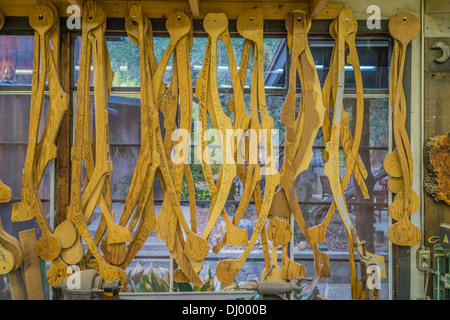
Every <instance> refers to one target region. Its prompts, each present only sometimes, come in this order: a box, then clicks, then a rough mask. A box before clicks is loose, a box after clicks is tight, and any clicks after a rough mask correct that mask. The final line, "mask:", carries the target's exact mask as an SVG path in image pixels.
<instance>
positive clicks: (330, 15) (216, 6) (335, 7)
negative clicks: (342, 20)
mask: <svg viewBox="0 0 450 320" xmlns="http://www.w3.org/2000/svg"><path fill="white" fill-rule="evenodd" d="M50 1H51V2H52V3H53V4H54V5H55V6H56V7H57V9H58V13H59V15H60V16H61V17H68V16H70V13H67V12H66V10H67V7H68V6H69V5H70V4H71V3H70V1H72V2H77V3H82V2H83V1H82V0H64V1H60V0H50ZM95 2H96V3H97V4H99V5H100V6H101V7H102V8H103V9H105V10H106V13H107V16H108V17H109V18H124V17H126V16H127V15H128V13H129V9H130V7H131V6H132V5H133V4H135V3H139V4H141V5H142V9H143V11H144V14H146V15H147V16H148V17H149V18H167V17H168V16H169V14H171V13H172V12H174V11H183V12H185V13H187V14H192V15H194V14H195V12H193V11H192V7H191V3H192V2H196V3H199V0H189V2H188V1H185V0H184V1H181V0H180V1H163V0H159V1H147V0H143V1H127V0H98V1H95ZM319 2H322V1H319ZM35 5H36V0H15V1H10V2H8V4H0V11H2V12H3V13H4V15H5V16H11V17H28V16H29V14H30V11H31V9H32V8H33V7H34V6H35ZM321 5H323V3H321ZM198 7H199V8H198V9H199V12H198V13H199V14H198V16H197V17H195V16H194V18H197V19H202V18H204V17H205V15H206V14H207V13H209V12H223V13H225V14H226V15H227V17H228V19H237V18H238V17H239V15H240V14H241V13H242V12H243V11H245V10H250V9H253V8H255V7H258V8H262V9H263V13H264V19H265V20H284V19H286V14H287V13H288V12H290V11H293V10H303V11H306V12H309V3H308V2H305V1H302V2H299V1H296V0H281V1H266V0H260V1H236V0H225V1H221V0H214V1H213V0H202V2H201V5H200V3H199V5H198ZM344 7H345V5H344V3H343V2H330V3H326V4H325V5H324V7H323V8H322V10H321V11H320V12H319V13H318V14H317V15H316V16H315V19H316V20H333V19H335V18H336V17H337V16H338V15H339V13H340V12H341V11H342V9H343V8H344ZM316 8H317V10H318V9H319V6H318V7H316ZM194 10H195V8H194Z"/></svg>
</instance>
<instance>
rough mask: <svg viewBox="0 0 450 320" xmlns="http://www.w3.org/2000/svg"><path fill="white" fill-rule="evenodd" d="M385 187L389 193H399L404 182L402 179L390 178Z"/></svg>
mask: <svg viewBox="0 0 450 320" xmlns="http://www.w3.org/2000/svg"><path fill="white" fill-rule="evenodd" d="M387 186H388V189H389V191H391V192H392V193H394V194H396V193H399V192H400V190H402V189H403V186H404V182H403V179H402V178H395V177H390V178H389V179H388V181H387Z"/></svg>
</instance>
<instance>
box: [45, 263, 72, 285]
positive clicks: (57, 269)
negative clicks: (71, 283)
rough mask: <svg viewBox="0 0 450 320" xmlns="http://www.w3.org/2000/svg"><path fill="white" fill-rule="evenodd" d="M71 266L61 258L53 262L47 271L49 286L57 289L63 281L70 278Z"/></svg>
mask: <svg viewBox="0 0 450 320" xmlns="http://www.w3.org/2000/svg"><path fill="white" fill-rule="evenodd" d="M69 270H70V269H69V265H68V264H67V263H65V262H64V261H63V260H62V259H61V256H59V257H57V258H56V259H55V260H52V262H51V264H50V268H49V269H48V271H47V281H48V284H49V285H51V286H52V287H54V288H55V287H56V286H57V285H59V284H61V283H62V282H63V280H64V279H65V278H66V277H67V276H69V275H70V274H68V272H69Z"/></svg>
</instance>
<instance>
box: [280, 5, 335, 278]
mask: <svg viewBox="0 0 450 320" xmlns="http://www.w3.org/2000/svg"><path fill="white" fill-rule="evenodd" d="M310 26H311V20H310V18H309V16H308V15H307V13H305V12H293V13H290V14H288V16H287V18H286V29H287V30H288V35H289V36H288V45H289V47H290V50H291V66H290V80H289V91H288V94H287V96H286V100H285V102H284V104H283V106H282V109H281V122H282V124H283V125H284V126H285V128H286V134H285V136H286V137H285V155H284V163H283V172H282V174H281V183H280V186H281V189H280V190H279V191H278V192H277V196H278V197H277V198H276V199H275V200H276V202H275V200H274V203H273V204H272V205H273V207H274V210H273V212H274V214H282V215H284V216H286V213H284V214H283V213H282V212H280V211H279V210H277V208H278V204H279V203H282V202H287V204H288V205H287V206H280V207H287V208H288V211H287V216H288V217H290V214H291V212H292V214H293V216H294V219H295V221H296V223H297V224H298V226H299V227H300V230H301V231H302V234H303V235H304V236H305V239H306V241H307V242H308V243H309V244H310V245H311V248H312V250H313V252H314V268H315V271H316V274H318V275H319V277H320V278H327V277H329V275H330V265H329V257H328V255H327V254H325V253H323V252H321V251H320V250H319V249H318V247H317V243H315V242H314V239H313V238H311V237H310V235H309V231H308V228H307V226H306V223H305V220H304V218H303V214H302V212H301V210H300V206H299V205H298V199H297V194H296V191H295V187H294V181H295V178H296V177H297V176H298V175H299V174H300V173H301V172H303V171H304V170H306V169H307V168H308V166H309V163H310V161H311V157H312V154H313V152H312V145H313V143H314V140H315V139H316V135H317V131H318V129H319V128H320V127H321V126H322V123H323V118H324V113H325V112H324V107H323V103H322V99H321V94H320V82H319V79H318V76H317V71H316V69H315V64H314V62H313V60H312V56H311V53H310V50H309V46H308V37H307V34H308V31H309V28H310ZM297 73H298V74H299V77H300V79H301V82H302V105H301V106H300V109H299V113H298V115H297V116H296V115H295V96H296V94H295V92H296V88H297V84H296V77H297ZM289 266H290V267H291V268H292V266H293V264H292V263H289ZM298 270H301V273H299V274H294V273H293V272H288V273H289V274H291V276H292V278H298V277H300V276H303V275H304V273H305V272H306V270H305V268H304V267H302V268H298Z"/></svg>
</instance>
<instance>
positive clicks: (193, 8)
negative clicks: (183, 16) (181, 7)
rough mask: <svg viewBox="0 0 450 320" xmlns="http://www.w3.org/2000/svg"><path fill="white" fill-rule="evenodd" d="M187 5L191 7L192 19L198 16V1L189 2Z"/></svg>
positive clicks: (191, 0) (190, 0)
mask: <svg viewBox="0 0 450 320" xmlns="http://www.w3.org/2000/svg"><path fill="white" fill-rule="evenodd" d="M189 5H190V6H191V13H192V16H193V17H194V18H198V17H199V16H200V0H189Z"/></svg>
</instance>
